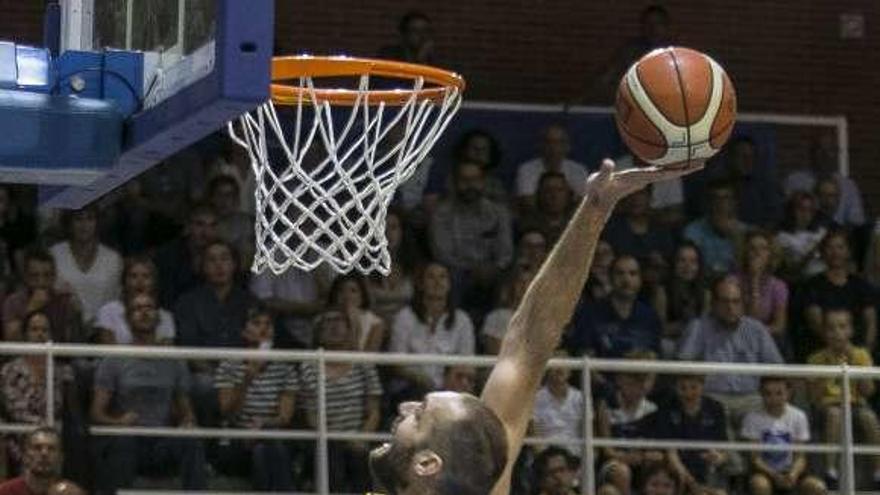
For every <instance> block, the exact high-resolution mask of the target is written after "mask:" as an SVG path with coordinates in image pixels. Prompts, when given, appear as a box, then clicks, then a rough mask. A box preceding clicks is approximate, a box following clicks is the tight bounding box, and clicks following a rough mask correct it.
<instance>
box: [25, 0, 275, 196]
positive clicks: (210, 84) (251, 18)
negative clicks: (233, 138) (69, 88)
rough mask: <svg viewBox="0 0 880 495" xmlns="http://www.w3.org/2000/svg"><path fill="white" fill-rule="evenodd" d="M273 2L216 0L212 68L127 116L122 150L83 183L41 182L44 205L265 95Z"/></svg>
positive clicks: (134, 170) (131, 170)
mask: <svg viewBox="0 0 880 495" xmlns="http://www.w3.org/2000/svg"><path fill="white" fill-rule="evenodd" d="M274 13H275V5H274V1H272V0H248V1H242V0H217V34H216V49H217V57H216V65H215V69H214V71H213V72H212V73H211V74H209V75H208V76H207V77H205V78H204V79H202V80H200V81H197V82H196V83H194V84H193V85H191V86H190V87H188V88H186V89H184V90H183V91H181V92H180V93H178V94H176V95H173V96H172V97H170V98H169V99H167V100H165V101H164V102H162V103H160V104H159V105H157V106H155V107H153V108H151V109H149V110H146V111H144V112H142V113H139V114H136V115H134V116H133V117H132V118H131V119H130V120H129V122H128V125H127V128H126V132H125V139H124V141H123V146H122V154H121V155H120V157H119V160H118V162H117V163H116V165H115V166H114V167H113V169H112V170H111V171H110V173H108V174H107V175H106V176H104V177H102V178H100V179H98V180H97V181H95V182H94V183H92V184H90V185H89V186H87V187H41V188H40V200H41V202H42V203H43V204H44V205H46V206H50V207H60V208H80V207H82V206H84V205H87V204H88V203H90V202H92V201H94V200H95V199H97V198H99V197H100V196H102V195H103V194H105V193H107V192H109V191H111V190H113V189H115V188H116V187H118V186H120V185H122V184H123V183H125V182H126V181H128V180H130V179H132V178H134V177H136V176H137V175H139V174H140V173H142V172H143V171H145V170H146V169H148V168H149V167H151V166H153V165H155V164H156V163H158V162H160V161H162V160H164V159H165V158H167V157H169V156H171V155H173V154H174V153H176V152H178V151H179V150H181V149H183V148H185V147H187V146H189V145H191V144H193V143H195V142H196V141H198V140H200V139H202V138H204V137H205V136H207V135H208V134H210V133H212V132H215V131H217V130H218V129H219V128H221V127H222V126H223V125H225V123H226V122H228V121H229V120H232V119H234V118H235V117H237V116H239V115H241V114H242V113H244V112H246V111H248V110H251V109H253V108H254V107H256V106H257V105H259V104H260V103H262V102H264V101H266V100H267V99H268V98H269V83H270V74H271V59H272V42H273V37H274Z"/></svg>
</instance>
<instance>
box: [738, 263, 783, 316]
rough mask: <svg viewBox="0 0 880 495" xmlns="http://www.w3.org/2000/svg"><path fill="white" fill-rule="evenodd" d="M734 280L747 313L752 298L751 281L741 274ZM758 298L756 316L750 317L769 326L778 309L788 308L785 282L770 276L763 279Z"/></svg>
mask: <svg viewBox="0 0 880 495" xmlns="http://www.w3.org/2000/svg"><path fill="white" fill-rule="evenodd" d="M736 278H737V280H738V281H739V284H740V288H741V289H742V295H743V305H744V306H745V308H746V312H748V308H749V306H750V304H751V297H752V292H751V290H752V289H751V287H752V285H751V281H750V279H749V277H748V275H745V274H743V273H739V274H737V275H736ZM758 297H759V300H758V314H756V315H751V316H752V317H754V318H757V319H758V320H760V321H761V322H762V323H764V324H768V325H769V324H770V322H771V321H772V320H773V314H774V313H775V312H776V311H777V310H778V309H779V308H787V307H788V286H787V285H785V282H783V281H782V280H780V279H778V278H776V277H774V276H772V275H770V276H769V277H764V279H763V280H762V281H761V284H760V287H759V289H758Z"/></svg>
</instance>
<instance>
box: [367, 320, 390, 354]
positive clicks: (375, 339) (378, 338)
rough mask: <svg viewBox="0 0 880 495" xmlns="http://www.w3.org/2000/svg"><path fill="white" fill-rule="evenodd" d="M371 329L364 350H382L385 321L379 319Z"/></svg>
mask: <svg viewBox="0 0 880 495" xmlns="http://www.w3.org/2000/svg"><path fill="white" fill-rule="evenodd" d="M369 331H370V333H369V337H367V343H366V345H365V346H364V351H366V352H380V351H381V350H382V343H383V342H385V322H384V321H382V319H377V321H376V323H374V324H373V326H371V327H370V330H369Z"/></svg>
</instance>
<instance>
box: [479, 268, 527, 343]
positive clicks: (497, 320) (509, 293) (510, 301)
mask: <svg viewBox="0 0 880 495" xmlns="http://www.w3.org/2000/svg"><path fill="white" fill-rule="evenodd" d="M534 277H535V273H534V272H531V271H527V270H516V271H515V272H514V273H513V274H512V275H510V277H509V278H508V280H507V281H506V283H505V284H504V285H503V286H502V287H501V294H500V297H499V298H498V299H499V305H498V307H496V308H495V309H493V310H492V311H491V312H489V314H488V315H486V319H485V320H484V321H483V328H482V331H481V332H480V333H481V334H482V336H483V348H484V351H485V352H486V354H492V355H497V354H498V350H499V349H501V341H502V340H503V339H504V334H505V333H506V332H507V325H508V323H510V319H511V318H512V317H513V311H514V309H515V308H516V307H518V306H519V302H520V300H522V297H523V295H525V293H526V289H528V288H529V284H530V283H531V282H532V279H533V278H534Z"/></svg>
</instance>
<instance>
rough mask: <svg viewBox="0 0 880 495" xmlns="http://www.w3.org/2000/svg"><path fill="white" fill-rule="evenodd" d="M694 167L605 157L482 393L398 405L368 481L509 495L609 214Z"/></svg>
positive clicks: (392, 487) (444, 494) (398, 487)
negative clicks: (623, 162) (544, 382)
mask: <svg viewBox="0 0 880 495" xmlns="http://www.w3.org/2000/svg"><path fill="white" fill-rule="evenodd" d="M702 166H703V164H702V163H696V162H694V163H687V164H680V165H679V166H671V167H669V168H659V167H651V168H645V169H638V170H627V171H623V172H614V162H612V161H611V160H606V161H605V162H604V163H603V164H602V167H601V169H600V171H599V172H597V173H596V174H593V175H592V176H590V178H589V179H588V180H587V183H586V184H585V190H586V194H585V196H584V200H583V201H582V202H581V204H580V206H579V207H578V209H577V210H576V211H575V213H574V215H573V217H572V220H571V222H570V223H569V225H568V227H567V228H566V230H565V232H564V233H563V234H562V237H561V238H560V239H559V243H558V244H557V245H556V247H555V248H554V249H553V252H552V253H551V254H550V256H549V257H548V258H547V260H546V261H545V263H544V265H543V266H542V267H541V270H540V271H539V273H538V275H537V276H536V277H535V279H534V280H533V281H532V283H531V285H530V286H529V288H528V290H527V291H526V293H525V295H524V296H523V299H522V301H521V303H520V305H519V307H518V308H517V310H516V312H515V313H514V315H513V317H512V318H511V321H510V324H509V328H508V330H507V332H505V337H504V340H503V342H502V344H501V349H500V352H499V354H498V361H497V363H496V364H495V367H494V369H493V370H492V372H491V374H490V375H489V378H488V380H487V382H486V385H485V386H484V388H483V393H482V395H481V397H480V398H477V397H474V396H473V395H469V394H460V393H456V392H435V393H429V394H428V395H426V396H425V398H424V400H422V401H421V402H405V403H403V404H401V405H400V415H399V416H398V418H397V419H396V420H395V422H394V425H393V427H392V440H391V442H388V443H385V444H383V445H382V446H381V447H379V448H377V449H375V450H373V451H372V452H371V454H370V468H371V470H372V472H373V478H374V480H375V481H376V482H377V484H378V485H379V487H380V488H381V489H382V490H384V492H385V493H387V494H389V495H414V494H419V495H486V494H491V495H501V494H507V493H509V491H510V484H511V479H510V476H511V472H512V469H513V464H514V463H515V462H516V459H517V456H518V455H519V451H520V448H521V447H522V442H523V438H524V437H525V433H526V428H527V427H528V424H529V420H530V419H531V415H532V411H533V408H534V404H535V394H536V392H537V390H538V387H539V386H540V385H541V378H542V377H543V375H544V368H545V367H546V365H547V361H549V359H550V358H551V356H552V355H553V352H554V350H555V349H556V348H557V347H558V345H559V341H560V339H561V337H562V332H563V329H564V328H565V326H566V324H567V323H568V320H569V319H570V318H571V315H572V312H573V310H574V307H575V305H576V304H577V301H578V299H579V296H580V293H581V291H582V289H583V287H584V284H585V283H586V280H587V274H588V273H589V271H590V263H591V261H592V257H593V252H594V251H595V248H596V243H597V242H598V240H599V235H600V234H601V232H602V228H603V227H604V226H605V222H606V221H607V220H608V217H609V215H610V214H611V211H612V210H613V209H614V206H615V205H616V204H617V202H618V201H619V200H620V199H621V198H623V197H625V196H627V195H628V194H630V193H632V192H634V191H637V190H639V189H641V188H643V187H645V186H646V185H647V184H649V183H651V182H656V181H658V180H666V179H670V178H673V177H678V176H681V175H685V174H687V173H690V172H693V171H696V170H699V169H701V168H702ZM435 331H437V332H440V331H443V329H441V328H438V329H436V330H435Z"/></svg>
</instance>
